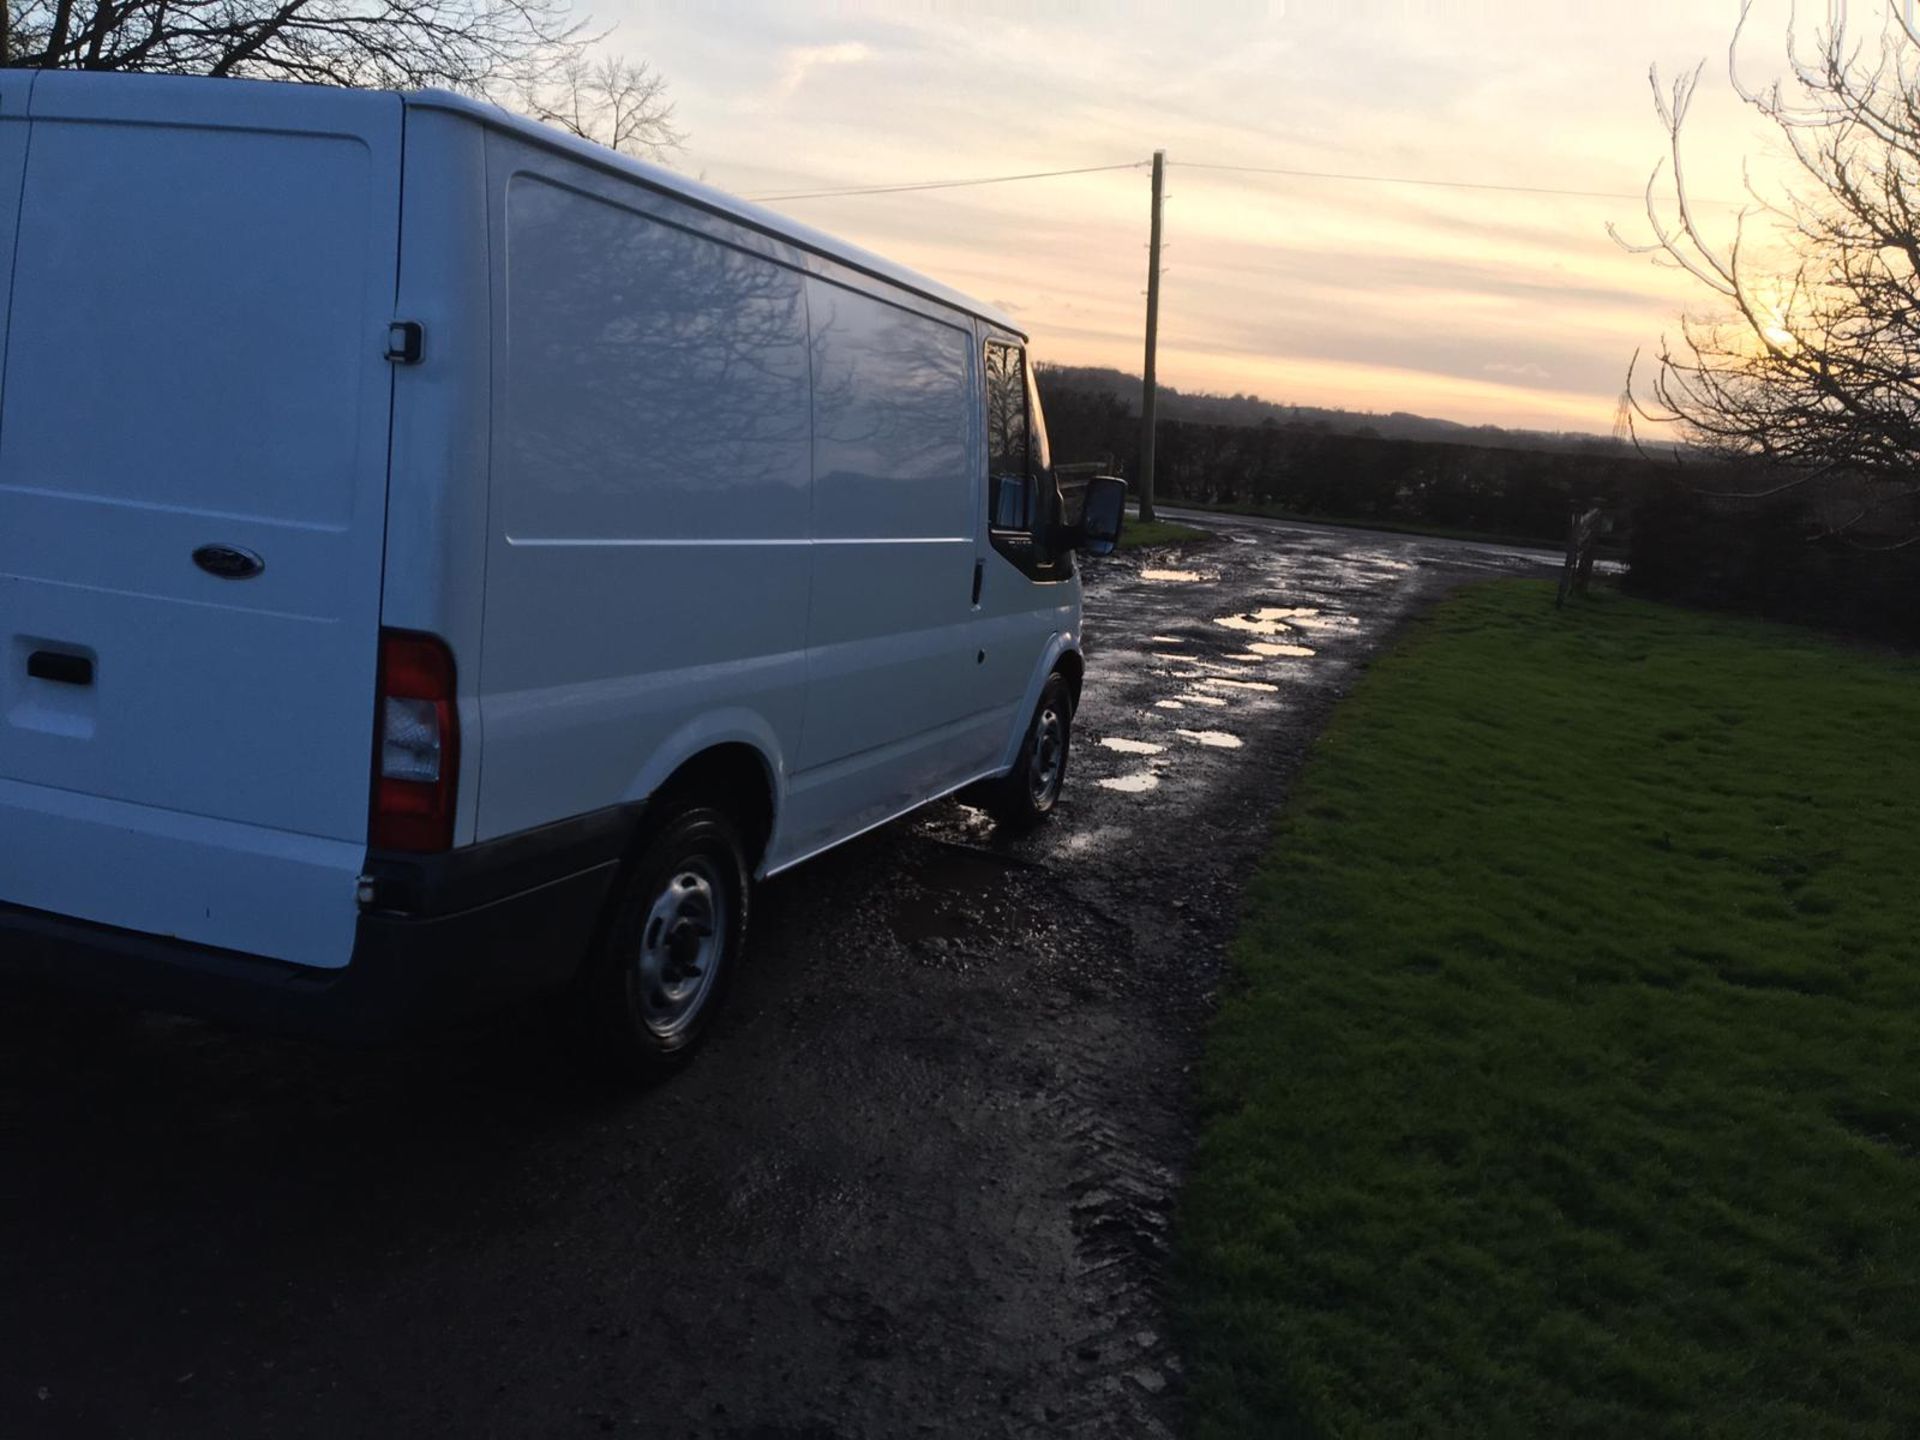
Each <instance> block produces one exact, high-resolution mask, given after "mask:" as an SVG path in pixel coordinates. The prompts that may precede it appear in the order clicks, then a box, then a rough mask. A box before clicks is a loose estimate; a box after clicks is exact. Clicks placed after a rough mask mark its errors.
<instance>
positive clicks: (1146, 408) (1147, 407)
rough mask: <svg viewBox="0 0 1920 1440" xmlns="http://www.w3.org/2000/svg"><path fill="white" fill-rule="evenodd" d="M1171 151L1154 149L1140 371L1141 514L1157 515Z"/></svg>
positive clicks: (1147, 518)
mask: <svg viewBox="0 0 1920 1440" xmlns="http://www.w3.org/2000/svg"><path fill="white" fill-rule="evenodd" d="M1166 168H1167V152H1166V151H1164V150H1156V151H1154V152H1153V224H1152V227H1151V230H1150V231H1149V235H1150V238H1149V239H1148V241H1147V360H1146V365H1145V366H1144V367H1143V369H1142V371H1141V375H1140V518H1141V520H1142V521H1151V520H1152V519H1153V518H1154V516H1153V423H1154V413H1153V412H1154V409H1155V407H1156V404H1157V402H1158V401H1159V398H1160V396H1159V382H1158V381H1157V380H1156V379H1155V376H1154V351H1155V349H1156V347H1157V346H1158V344H1159V341H1160V186H1161V181H1162V180H1163V179H1164V178H1165V175H1166Z"/></svg>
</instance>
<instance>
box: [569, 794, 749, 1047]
mask: <svg viewBox="0 0 1920 1440" xmlns="http://www.w3.org/2000/svg"><path fill="white" fill-rule="evenodd" d="M747 886H748V876H747V864H746V858H745V853H744V850H743V848H742V846H741V843H740V836H739V832H738V831H737V830H736V829H735V828H734V825H733V822H732V821H731V820H729V819H728V818H727V816H726V815H725V814H724V813H722V812H721V811H719V810H715V809H711V808H707V807H704V806H702V807H690V808H686V809H682V810H679V811H676V812H674V813H672V814H671V815H669V816H668V817H666V818H665V819H664V820H663V821H661V822H660V823H659V825H658V828H657V829H656V830H655V831H654V834H653V837H652V838H651V839H650V840H649V841H648V842H647V845H646V848H645V849H644V850H642V851H641V852H640V855H639V857H638V858H637V859H636V860H635V861H634V862H633V864H632V865H631V866H630V867H628V869H627V872H626V874H625V875H624V876H623V877H622V878H621V881H620V888H619V890H618V891H617V892H616V894H615V895H614V897H613V899H612V901H611V910H610V913H609V916H608V920H607V923H606V924H605V925H604V926H603V927H602V934H601V937H600V940H599V943H598V944H597V945H596V947H595V949H594V953H593V954H592V955H591V956H589V957H588V960H587V964H586V967H585V969H584V970H583V971H582V973H581V976H580V983H579V984H578V985H577V986H576V987H575V994H574V1011H575V1015H574V1018H575V1022H576V1028H577V1030H578V1031H579V1033H580V1036H581V1038H582V1040H583V1041H584V1042H585V1045H586V1049H587V1056H586V1058H587V1059H588V1060H589V1061H590V1062H592V1063H593V1064H594V1065H595V1067H596V1068H598V1069H600V1070H603V1071H609V1072H612V1073H614V1074H616V1075H620V1076H624V1077H627V1078H633V1079H648V1078H652V1077H656V1076H660V1075H663V1074H666V1073H667V1072H669V1071H671V1070H673V1069H676V1068H677V1067H678V1066H679V1065H681V1064H682V1063H683V1062H684V1061H685V1060H686V1058H687V1056H688V1055H689V1054H690V1053H691V1052H692V1050H693V1048H694V1047H695V1046H696V1045H697V1044H698V1043H699V1041H700V1038H701V1037H702V1036H703V1035H704V1034H705V1033H706V1031H707V1029H708V1027H709V1025H710V1024H711V1023H712V1019H713V1015H714V1012H715V1011H716V1010H717V1009H718V1008H719V1005H720V1001H721V998H722V997H723V996H724V994H725V993H726V987H727V984H728V982H729V981H730V980H731V978H732V974H733V968H734V965H735V963H736V962H737V961H738V959H739V956H740V950H741V946H742V944H743V943H744V941H745V939H746V930H747Z"/></svg>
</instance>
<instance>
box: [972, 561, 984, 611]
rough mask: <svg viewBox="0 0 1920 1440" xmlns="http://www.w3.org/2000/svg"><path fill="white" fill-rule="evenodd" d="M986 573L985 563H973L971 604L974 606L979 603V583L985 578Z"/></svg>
mask: <svg viewBox="0 0 1920 1440" xmlns="http://www.w3.org/2000/svg"><path fill="white" fill-rule="evenodd" d="M986 573H987V562H986V561H984V560H976V561H974V562H973V603H974V604H976V605H978V604H979V603H980V582H981V581H982V580H983V579H985V578H986Z"/></svg>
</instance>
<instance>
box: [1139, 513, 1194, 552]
mask: <svg viewBox="0 0 1920 1440" xmlns="http://www.w3.org/2000/svg"><path fill="white" fill-rule="evenodd" d="M1206 538H1207V532H1206V531H1204V530H1196V529H1194V528H1193V526H1191V525H1178V524H1175V523H1174V522H1173V521H1171V520H1151V521H1142V520H1140V519H1139V518H1138V517H1136V516H1133V515H1129V516H1128V517H1127V523H1126V524H1125V525H1124V526H1122V527H1121V530H1120V548H1121V549H1122V550H1139V549H1144V548H1145V547H1146V546H1149V545H1178V544H1181V543H1182V542H1184V541H1188V540H1204V539H1206Z"/></svg>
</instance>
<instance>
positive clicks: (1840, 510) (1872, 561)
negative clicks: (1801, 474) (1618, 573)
mask: <svg viewBox="0 0 1920 1440" xmlns="http://www.w3.org/2000/svg"><path fill="white" fill-rule="evenodd" d="M1779 479H1780V477H1779V476H1778V475H1777V474H1776V475H1771V476H1751V477H1747V478H1746V479H1745V481H1744V482H1743V479H1742V477H1741V476H1740V475H1738V474H1737V473H1732V472H1720V473H1719V474H1717V475H1707V476H1705V477H1696V478H1695V479H1694V481H1693V483H1690V484H1689V483H1682V482H1681V480H1680V479H1678V478H1676V477H1672V476H1669V477H1666V483H1664V484H1662V485H1660V486H1659V487H1658V488H1656V489H1654V490H1652V491H1651V492H1649V493H1648V494H1646V495H1644V496H1642V497H1641V500H1640V503H1639V504H1638V506H1637V507H1636V510H1635V514H1634V523H1633V540H1632V545H1631V547H1630V549H1629V551H1628V555H1627V581H1626V583H1627V588H1628V589H1629V590H1630V591H1632V592H1633V593H1635V594H1638V595H1644V596H1647V597H1648V598H1649V599H1655V600H1669V601H1673V602H1674V603H1676V604H1681V605H1699V606H1704V607H1707V608H1711V609H1718V610H1739V611H1743V612H1745V613H1746V614H1749V615H1760V616H1764V617H1765V618H1767V619H1771V620H1786V621H1791V622H1793V623H1795V624H1801V625H1816V626H1819V627H1820V628H1821V629H1823V630H1833V631H1837V632H1839V633H1841V634H1845V635H1853V636H1858V637H1860V638H1862V639H1867V640H1877V641H1883V642H1887V643H1891V644H1895V645H1904V646H1920V606H1916V605H1915V603H1914V602H1915V599H1916V598H1920V543H1904V544H1903V543H1902V542H1903V541H1908V542H1911V541H1912V540H1913V537H1915V536H1920V505H1916V504H1915V503H1914V502H1913V501H1912V500H1909V501H1908V502H1907V503H1906V504H1905V505H1904V506H1903V507H1876V510H1875V512H1874V515H1873V521H1874V523H1873V524H1872V525H1871V526H1870V527H1868V528H1866V529H1864V530H1863V529H1860V528H1859V527H1851V528H1849V527H1848V526H1847V521H1848V518H1849V516H1850V515H1852V514H1856V513H1858V509H1859V505H1858V497H1857V496H1855V495H1849V494H1846V493H1844V490H1843V491H1842V493H1839V494H1836V493H1835V490H1834V489H1833V488H1828V489H1826V490H1820V489H1816V488H1815V487H1812V486H1811V485H1809V486H1802V487H1796V488H1794V489H1790V490H1787V491H1785V492H1783V493H1780V494H1772V495H1767V494H1763V493H1760V492H1763V491H1764V490H1765V489H1766V488H1768V482H1774V483H1777V482H1778V481H1779ZM1740 490H1745V491H1749V492H1755V493H1756V494H1759V498H1754V499H1745V498H1741V497H1740V496H1739V495H1738V494H1729V493H1724V492H1728V491H1740ZM1715 492H1722V493H1715Z"/></svg>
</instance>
